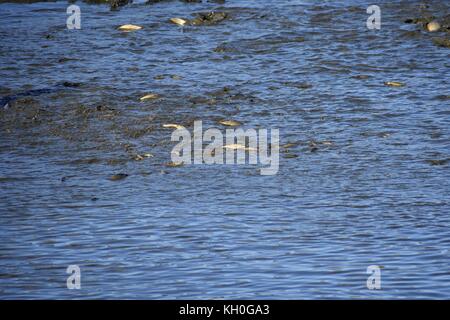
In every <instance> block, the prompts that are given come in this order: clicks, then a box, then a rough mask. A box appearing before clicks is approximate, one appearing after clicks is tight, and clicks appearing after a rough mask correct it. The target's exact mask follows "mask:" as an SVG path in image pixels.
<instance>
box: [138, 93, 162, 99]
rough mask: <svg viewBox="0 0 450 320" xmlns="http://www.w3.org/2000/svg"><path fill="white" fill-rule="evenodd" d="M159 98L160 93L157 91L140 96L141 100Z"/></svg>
mask: <svg viewBox="0 0 450 320" xmlns="http://www.w3.org/2000/svg"><path fill="white" fill-rule="evenodd" d="M158 98H159V95H157V94H156V93H149V94H146V95H145V96H143V97H141V98H139V100H141V101H145V100H151V99H158Z"/></svg>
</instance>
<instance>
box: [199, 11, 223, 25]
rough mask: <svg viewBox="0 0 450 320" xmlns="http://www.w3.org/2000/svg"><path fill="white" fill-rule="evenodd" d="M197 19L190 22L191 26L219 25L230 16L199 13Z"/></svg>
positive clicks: (212, 12)
mask: <svg viewBox="0 0 450 320" xmlns="http://www.w3.org/2000/svg"><path fill="white" fill-rule="evenodd" d="M196 15H197V17H196V18H194V19H192V20H190V24H191V25H194V26H195V25H202V24H207V25H211V24H217V23H219V22H221V21H223V20H225V19H226V18H228V14H227V13H226V12H215V11H211V12H199V13H197V14H196Z"/></svg>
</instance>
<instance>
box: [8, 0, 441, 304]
mask: <svg viewBox="0 0 450 320" xmlns="http://www.w3.org/2000/svg"><path fill="white" fill-rule="evenodd" d="M439 3H440V4H439ZM78 5H80V7H81V12H82V18H81V19H82V20H81V23H82V24H81V26H82V29H81V30H71V31H69V30H67V29H66V27H65V23H66V18H67V15H66V12H65V9H66V7H67V3H66V2H54V3H53V2H51V3H33V4H17V3H16V4H13V3H2V4H0V11H1V16H2V23H1V24H0V39H1V42H2V45H1V47H0V74H1V80H0V97H1V99H2V110H1V111H0V112H1V117H0V119H1V120H0V124H1V125H0V129H1V135H0V161H1V162H2V166H1V167H0V187H1V192H0V202H1V203H2V206H1V209H0V210H1V214H0V242H1V246H0V277H1V281H0V297H1V298H8V299H10V298H148V299H163V298H185V299H188V298H194V299H196V298H287V299H293V298H447V299H448V298H449V297H450V286H449V283H450V273H449V271H450V270H449V264H448V261H449V260H448V258H449V247H450V240H449V239H450V237H449V236H450V231H449V230H450V229H449V222H450V218H449V212H450V210H449V209H450V204H449V190H450V182H449V181H450V171H449V169H448V163H447V161H448V159H450V155H449V150H450V149H449V147H450V143H449V133H450V132H449V131H450V129H449V128H450V126H449V124H450V123H449V115H450V113H449V96H450V91H449V85H448V80H449V78H448V74H449V72H450V64H449V61H450V60H449V53H450V51H449V50H448V49H447V48H443V47H438V46H435V45H434V44H433V41H432V37H433V36H434V35H430V34H428V33H426V32H424V31H418V30H419V29H418V27H417V26H416V25H412V24H405V23H404V20H405V19H407V18H412V17H417V15H418V14H419V13H418V12H419V11H418V5H419V2H418V1H412V2H410V1H408V2H404V1H399V2H396V3H394V4H392V3H391V2H390V1H381V2H380V7H381V9H382V19H383V20H382V27H381V30H379V31H373V30H367V29H366V19H367V14H366V7H365V6H362V5H361V4H360V3H358V1H353V3H351V2H346V4H345V5H344V4H341V3H337V2H336V3H335V2H327V3H323V4H320V5H319V4H317V2H315V1H276V2H271V1H268V2H266V1H264V2H262V1H238V0H236V1H231V0H230V1H227V2H226V3H224V4H217V3H206V2H205V3H182V2H179V1H169V2H166V1H163V2H160V3H157V4H154V5H144V4H142V2H141V3H136V4H133V5H130V6H126V7H123V8H122V9H121V10H118V11H110V10H109V7H108V6H106V5H89V4H86V3H81V2H79V3H78ZM211 10H218V11H225V12H227V13H228V14H229V17H228V18H227V19H226V20H224V21H221V22H220V23H218V24H214V25H202V26H187V27H183V28H181V27H179V26H176V25H174V24H171V23H170V22H169V21H168V19H169V18H171V17H185V18H191V17H192V16H191V14H193V13H195V12H205V11H211ZM430 10H432V11H433V13H437V14H438V15H439V14H444V13H448V12H449V3H448V2H447V1H440V2H437V3H435V4H433V6H432V8H430ZM129 23H132V24H137V25H140V26H142V27H143V29H142V30H139V31H137V32H131V33H123V32H119V31H117V27H118V26H120V25H122V24H129ZM385 81H399V82H402V83H405V86H404V87H398V88H396V87H388V86H385V85H384V82H385ZM148 93H155V94H158V95H159V96H160V98H159V99H151V100H147V101H143V102H141V101H139V98H140V97H142V96H143V95H145V94H148ZM4 105H6V107H5V108H3V106H4ZM223 118H230V119H235V120H237V121H239V122H242V123H243V124H244V128H279V129H280V137H281V144H287V143H292V144H290V145H288V146H287V147H286V148H285V149H283V150H282V153H281V157H280V171H279V173H278V174H277V175H276V176H261V175H260V174H259V167H257V166H251V165H248V166H227V165H215V166H214V165H209V166H208V165H192V166H183V167H176V168H171V167H167V166H166V165H165V164H166V163H167V162H168V161H170V151H171V149H172V147H173V143H171V142H170V134H171V129H166V128H163V127H162V124H165V123H179V124H183V125H185V126H187V127H188V128H190V126H192V123H193V121H194V120H202V121H203V123H204V126H210V127H216V126H217V119H223ZM144 153H151V154H152V155H153V157H148V158H145V159H144V160H141V161H136V160H135V156H136V154H144ZM119 173H125V174H128V176H127V177H126V179H121V180H119V181H111V180H110V179H109V178H110V177H111V175H113V174H119ZM71 264H76V265H79V266H80V268H81V273H82V276H81V286H82V289H81V290H68V289H67V288H66V277H67V276H68V275H67V274H66V268H67V266H68V265H71ZM369 265H380V266H382V289H381V290H378V291H370V290H368V289H367V288H366V279H367V277H368V275H367V274H366V269H367V267H368V266H369Z"/></svg>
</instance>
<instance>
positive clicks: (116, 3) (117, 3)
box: [109, 0, 133, 10]
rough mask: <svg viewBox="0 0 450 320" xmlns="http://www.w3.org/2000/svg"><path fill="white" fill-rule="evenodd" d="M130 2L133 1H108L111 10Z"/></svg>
mask: <svg viewBox="0 0 450 320" xmlns="http://www.w3.org/2000/svg"><path fill="white" fill-rule="evenodd" d="M132 2H133V0H110V1H109V3H110V8H111V10H115V9H117V8H119V7H122V6H125V5H127V4H129V3H132Z"/></svg>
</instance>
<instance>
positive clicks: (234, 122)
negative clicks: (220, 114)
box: [219, 120, 242, 127]
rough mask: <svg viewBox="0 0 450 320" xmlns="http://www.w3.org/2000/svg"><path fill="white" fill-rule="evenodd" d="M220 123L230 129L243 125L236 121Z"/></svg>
mask: <svg viewBox="0 0 450 320" xmlns="http://www.w3.org/2000/svg"><path fill="white" fill-rule="evenodd" d="M219 123H220V124H221V125H224V126H228V127H238V126H240V125H242V123H240V122H239V121H236V120H220V121H219Z"/></svg>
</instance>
